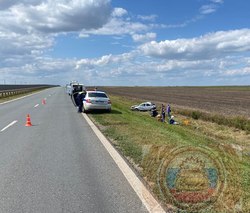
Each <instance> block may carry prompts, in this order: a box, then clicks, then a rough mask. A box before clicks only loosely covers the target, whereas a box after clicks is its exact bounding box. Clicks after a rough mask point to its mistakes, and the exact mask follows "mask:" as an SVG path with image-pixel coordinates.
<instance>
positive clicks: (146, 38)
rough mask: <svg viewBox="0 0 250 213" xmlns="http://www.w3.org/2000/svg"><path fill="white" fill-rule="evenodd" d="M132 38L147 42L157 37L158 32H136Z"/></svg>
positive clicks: (136, 40)
mask: <svg viewBox="0 0 250 213" xmlns="http://www.w3.org/2000/svg"><path fill="white" fill-rule="evenodd" d="M132 38H133V40H134V41H135V42H147V41H151V40H154V39H155V38H156V33H146V34H144V35H143V34H134V35H132Z"/></svg>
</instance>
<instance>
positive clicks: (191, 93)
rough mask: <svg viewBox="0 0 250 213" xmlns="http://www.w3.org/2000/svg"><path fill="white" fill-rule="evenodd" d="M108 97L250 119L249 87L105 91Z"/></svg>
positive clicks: (108, 88) (148, 88)
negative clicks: (114, 96) (121, 97)
mask: <svg viewBox="0 0 250 213" xmlns="http://www.w3.org/2000/svg"><path fill="white" fill-rule="evenodd" d="M99 89H102V90H105V91H106V92H108V93H109V94H113V95H119V96H124V97H128V98H131V99H135V100H136V99H140V100H145V101H153V102H156V103H164V104H167V103H170V104H171V105H173V106H176V107H181V108H189V109H198V110H202V111H206V112H212V113H217V114H223V115H229V116H238V115H241V116H244V117H247V118H250V86H248V87H246V86H244V87H240V86H235V87H102V88H99Z"/></svg>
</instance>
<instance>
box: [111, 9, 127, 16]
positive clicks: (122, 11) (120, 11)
mask: <svg viewBox="0 0 250 213" xmlns="http://www.w3.org/2000/svg"><path fill="white" fill-rule="evenodd" d="M127 13H128V11H127V10H125V9H123V8H114V10H113V12H112V16H113V17H121V16H124V15H127Z"/></svg>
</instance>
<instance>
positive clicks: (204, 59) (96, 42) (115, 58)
mask: <svg viewBox="0 0 250 213" xmlns="http://www.w3.org/2000/svg"><path fill="white" fill-rule="evenodd" d="M249 10H250V1H249V0H0V84H3V83H6V84H15V83H16V84H20V83H22V84H23V83H48V84H61V85H65V84H66V83H68V82H70V81H71V80H78V81H79V82H81V83H84V84H86V85H114V86H118V85H128V86H134V85H137V86H140V85H149V86H157V85H158V86H175V85H250V13H249Z"/></svg>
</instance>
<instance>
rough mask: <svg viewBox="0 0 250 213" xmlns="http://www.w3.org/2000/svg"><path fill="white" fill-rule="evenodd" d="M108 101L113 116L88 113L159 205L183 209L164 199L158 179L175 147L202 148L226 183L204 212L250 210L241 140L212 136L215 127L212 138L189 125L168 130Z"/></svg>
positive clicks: (115, 99)
mask: <svg viewBox="0 0 250 213" xmlns="http://www.w3.org/2000/svg"><path fill="white" fill-rule="evenodd" d="M111 100H112V109H113V110H112V113H110V114H99V113H97V114H91V115H90V117H91V118H92V119H94V120H95V122H97V124H98V125H99V128H100V129H101V131H102V132H103V133H104V134H105V135H106V136H107V137H108V138H109V139H110V140H111V141H112V143H113V144H114V146H116V147H117V149H118V150H120V151H121V152H122V153H123V155H125V156H126V157H127V158H128V159H129V160H130V161H131V162H132V163H133V164H134V165H135V167H136V168H137V169H138V171H139V172H140V174H141V175H142V176H143V178H144V179H145V180H146V181H147V183H148V184H149V185H150V186H151V189H152V191H153V192H154V193H155V194H156V196H158V198H159V199H160V200H161V201H162V202H163V203H165V204H173V205H175V206H177V207H180V206H182V207H183V205H179V204H178V203H176V202H173V200H172V199H170V198H169V196H166V193H165V191H166V190H165V189H164V186H163V185H164V184H163V185H162V184H161V183H162V182H164V180H160V178H161V175H160V174H159V173H160V172H159V170H161V165H162V163H163V162H167V161H169V159H170V158H172V157H173V153H174V152H175V150H176V148H177V147H193V148H197V147H202V148H204V149H206V150H209V151H210V153H211V156H213V158H216V159H220V161H221V162H222V164H223V165H224V167H223V168H222V167H221V168H222V169H223V171H221V174H222V173H223V175H224V176H223V177H225V180H226V181H225V182H223V186H225V187H224V188H223V192H220V196H219V198H218V199H217V200H216V202H214V203H213V204H211V205H207V206H209V207H207V208H206V209H205V210H204V211H203V212H234V211H235V209H236V210H237V209H238V210H242V212H249V211H250V202H249V200H250V177H249V174H250V165H249V160H250V157H249V155H248V151H246V150H245V147H243V146H240V148H239V149H238V147H239V144H240V145H242V144H241V143H240V141H238V140H240V139H242V137H231V138H230V137H227V136H223V137H221V135H218V134H213V132H214V130H216V128H217V127H216V128H215V127H214V129H212V131H211V132H210V134H205V131H206V129H205V130H204V131H203V129H202V128H201V129H199V128H196V127H194V126H192V125H191V126H182V125H180V126H173V125H168V124H166V123H161V122H158V121H157V120H156V119H153V118H151V117H150V116H149V114H148V113H139V112H133V111H130V106H131V105H133V104H134V102H131V101H129V100H127V99H125V98H122V97H119V96H111ZM196 122H197V121H196ZM191 123H192V121H191ZM195 125H199V124H197V123H195ZM200 125H201V126H202V124H200ZM209 125H211V124H209ZM203 126H205V124H203ZM220 131H221V130H220ZM227 131H228V130H227ZM237 134H238V133H237ZM242 134H243V135H244V133H242ZM243 139H244V140H245V141H247V140H248V136H247V135H244V137H243ZM234 144H236V145H237V146H236V148H235V146H234ZM248 146H249V145H248ZM246 147H247V146H246ZM187 209H188V208H187ZM189 210H190V208H189ZM190 211H191V210H190ZM192 211H193V210H192Z"/></svg>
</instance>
